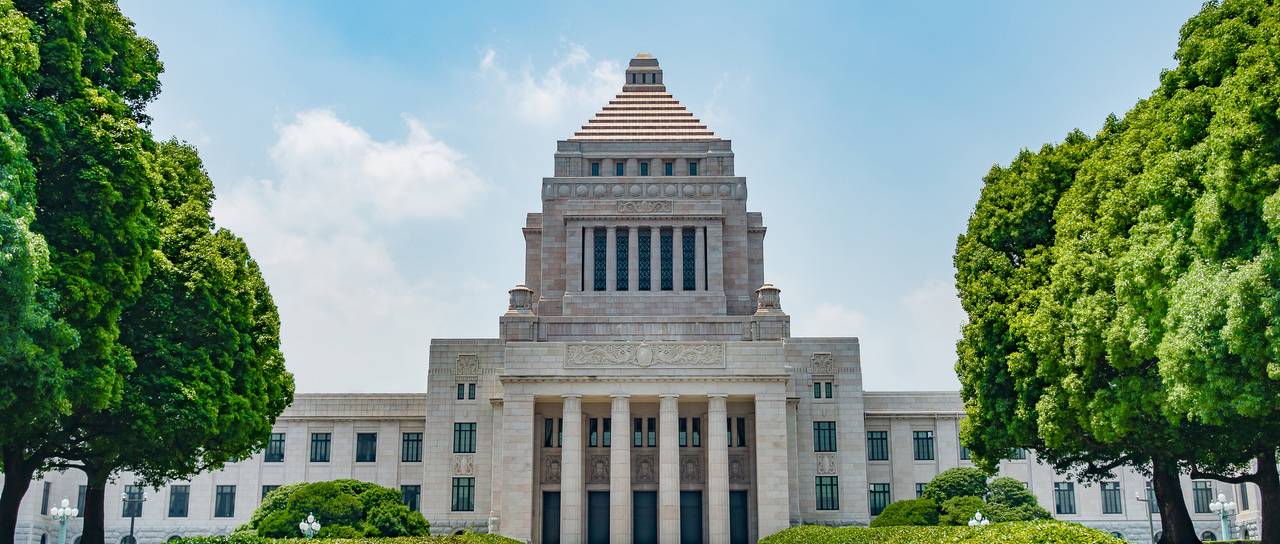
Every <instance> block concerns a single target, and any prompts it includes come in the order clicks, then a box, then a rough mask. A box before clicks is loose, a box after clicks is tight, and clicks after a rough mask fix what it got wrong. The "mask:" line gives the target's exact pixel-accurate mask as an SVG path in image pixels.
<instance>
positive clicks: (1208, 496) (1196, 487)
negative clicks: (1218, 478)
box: [1191, 481, 1213, 514]
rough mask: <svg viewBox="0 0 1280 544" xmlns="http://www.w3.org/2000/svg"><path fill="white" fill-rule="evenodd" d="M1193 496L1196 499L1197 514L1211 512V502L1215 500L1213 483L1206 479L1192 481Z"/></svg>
mask: <svg viewBox="0 0 1280 544" xmlns="http://www.w3.org/2000/svg"><path fill="white" fill-rule="evenodd" d="M1191 498H1192V499H1194V500H1195V503H1196V513H1197V514H1207V513H1209V503H1211V502H1213V484H1211V483H1209V482H1206V481H1196V482H1191Z"/></svg>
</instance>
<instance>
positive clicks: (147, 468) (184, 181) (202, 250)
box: [74, 141, 293, 542]
mask: <svg viewBox="0 0 1280 544" xmlns="http://www.w3.org/2000/svg"><path fill="white" fill-rule="evenodd" d="M152 165H153V167H154V170H155V171H156V173H157V184H156V186H155V191H154V195H155V200H154V201H153V202H152V206H153V207H154V208H155V213H154V214H155V217H156V224H157V225H158V226H159V227H160V231H159V233H160V245H159V247H158V248H157V250H156V251H154V252H153V253H152V261H151V273H150V275H149V276H148V277H147V279H146V282H145V283H144V285H143V294H142V296H141V297H140V298H139V299H138V300H137V301H136V302H135V303H134V304H132V305H131V306H129V307H128V308H126V309H125V311H124V312H123V314H122V316H121V320H120V324H121V325H120V328H121V335H120V340H121V343H122V344H123V345H124V346H126V347H127V348H128V349H129V350H130V352H131V353H132V355H133V359H134V361H135V362H136V367H135V368H134V369H133V370H132V371H131V372H129V373H128V374H126V375H125V376H124V383H123V386H124V392H123V395H122V397H121V401H120V402H119V404H117V405H115V406H113V407H111V408H110V409H106V410H101V411H99V412H96V413H94V414H92V416H90V417H86V418H83V419H82V420H81V421H82V422H81V427H82V428H83V429H84V434H85V436H86V437H87V438H86V441H85V445H84V452H83V453H82V454H81V455H78V456H76V457H74V460H75V461H77V462H78V463H79V464H80V466H81V468H82V469H83V470H84V471H85V473H86V474H87V475H88V476H89V485H88V488H87V491H86V497H85V504H86V509H88V508H87V507H88V505H89V504H91V503H94V504H96V503H99V502H101V501H102V500H103V496H102V493H103V489H104V488H105V484H106V482H107V479H108V478H109V477H110V476H111V475H112V474H114V473H116V472H118V471H121V470H128V471H130V472H132V473H133V474H134V475H135V476H137V477H138V479H139V481H140V482H143V483H147V484H151V485H156V486H159V485H162V484H163V483H164V482H166V481H170V480H181V479H186V478H188V477H190V476H192V475H194V474H197V473H200V472H204V471H207V470H213V469H217V468H220V467H221V466H223V464H224V463H226V462H228V461H236V460H239V459H242V458H245V457H247V456H248V455H250V454H252V453H253V452H254V451H257V450H260V449H261V448H262V447H263V446H264V445H265V443H266V440H267V437H268V436H269V435H270V432H271V425H272V422H274V421H275V418H276V417H277V416H278V415H279V414H280V412H282V411H283V410H284V409H285V407H287V406H288V405H289V404H290V403H291V402H292V401H293V377H292V375H290V374H289V373H288V372H287V371H286V370H285V368H284V358H283V356H282V355H281V353H280V350H279V345H280V320H279V316H278V315H277V313H276V307H275V304H274V303H273V302H272V300H271V295H270V292H269V291H268V290H267V286H266V283H265V282H264V281H263V279H262V275H261V273H260V272H259V270H258V267H257V265H256V264H255V263H254V262H253V259H252V258H251V257H250V255H249V251H248V248H246V247H245V245H244V243H243V242H242V241H241V240H240V239H239V238H236V237H235V236H234V235H233V234H231V233H230V232H228V231H227V230H225V229H218V228H215V226H214V223H213V218H212V217H211V216H210V210H211V207H212V204H213V182H212V181H210V180H209V178H208V176H207V175H206V174H205V172H204V169H203V167H202V165H201V162H200V158H199V156H198V155H197V154H196V150H195V149H194V148H192V147H190V146H188V145H185V144H182V143H179V142H177V141H169V142H165V143H162V144H160V145H159V146H158V148H157V150H156V153H155V156H154V157H153V160H152ZM102 522H103V519H102V517H101V516H98V517H91V516H86V518H85V531H84V537H83V538H86V539H88V538H95V537H97V535H100V534H101V529H102V527H101V524H102ZM90 542H92V540H90Z"/></svg>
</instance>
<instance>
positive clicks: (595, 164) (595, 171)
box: [591, 162, 600, 176]
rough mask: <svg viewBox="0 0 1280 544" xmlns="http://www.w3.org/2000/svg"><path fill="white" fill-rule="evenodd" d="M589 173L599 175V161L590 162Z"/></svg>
mask: <svg viewBox="0 0 1280 544" xmlns="http://www.w3.org/2000/svg"><path fill="white" fill-rule="evenodd" d="M591 175H593V176H598V175H600V163H598V162H593V163H591Z"/></svg>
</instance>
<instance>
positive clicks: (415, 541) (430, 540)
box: [171, 533, 519, 544]
mask: <svg viewBox="0 0 1280 544" xmlns="http://www.w3.org/2000/svg"><path fill="white" fill-rule="evenodd" d="M323 540H324V543H325V544H374V543H376V544H519V541H516V540H512V539H510V538H507V537H505V536H498V535H485V534H477V533H467V534H462V535H452V536H400V537H390V538H386V537H364V538H334V539H323ZM307 542H309V541H308V540H306V539H303V538H267V537H261V536H252V535H246V534H243V533H237V534H233V535H231V536H199V537H192V538H183V539H179V540H177V541H175V542H173V543H171V544H307Z"/></svg>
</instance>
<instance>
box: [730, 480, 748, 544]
mask: <svg viewBox="0 0 1280 544" xmlns="http://www.w3.org/2000/svg"><path fill="white" fill-rule="evenodd" d="M748 508H750V507H749V506H747V492H746V491H730V492H729V544H747V520H750V519H751V511H750V510H748Z"/></svg>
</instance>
